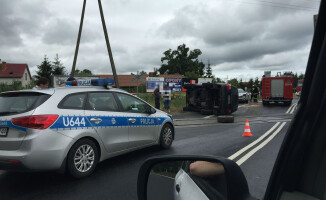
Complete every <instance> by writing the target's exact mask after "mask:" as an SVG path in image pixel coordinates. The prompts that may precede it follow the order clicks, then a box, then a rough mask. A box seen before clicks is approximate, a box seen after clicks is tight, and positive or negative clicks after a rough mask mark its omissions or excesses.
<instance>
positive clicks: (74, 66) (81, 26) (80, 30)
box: [70, 0, 86, 78]
mask: <svg viewBox="0 0 326 200" xmlns="http://www.w3.org/2000/svg"><path fill="white" fill-rule="evenodd" d="M85 7H86V0H84V4H83V10H82V14H81V19H80V24H79V31H78V38H77V44H76V49H75V56H74V62H73V64H72V68H71V73H70V78H72V77H74V75H75V68H76V62H77V56H78V49H79V43H80V36H81V33H82V30H83V22H84V14H85Z"/></svg>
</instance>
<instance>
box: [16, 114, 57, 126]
mask: <svg viewBox="0 0 326 200" xmlns="http://www.w3.org/2000/svg"><path fill="white" fill-rule="evenodd" d="M58 117H59V116H58V115H32V116H26V117H18V118H13V119H12V120H11V122H12V124H13V125H15V126H20V127H24V128H33V129H46V128H48V127H50V126H51V125H52V124H53V123H54V122H55V121H56V120H57V119H58Z"/></svg>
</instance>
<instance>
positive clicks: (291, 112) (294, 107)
mask: <svg viewBox="0 0 326 200" xmlns="http://www.w3.org/2000/svg"><path fill="white" fill-rule="evenodd" d="M297 105H298V104H297V103H296V104H295V106H293V108H292V110H291V111H290V114H293V112H294V110H295V109H296V108H297Z"/></svg>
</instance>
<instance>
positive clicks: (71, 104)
mask: <svg viewBox="0 0 326 200" xmlns="http://www.w3.org/2000/svg"><path fill="white" fill-rule="evenodd" d="M85 97H86V94H85V93H76V94H70V95H68V96H66V97H65V98H63V99H62V101H61V102H60V103H59V105H58V108H61V109H76V110H81V109H83V108H84V102H85Z"/></svg>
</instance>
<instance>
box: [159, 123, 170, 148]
mask: <svg viewBox="0 0 326 200" xmlns="http://www.w3.org/2000/svg"><path fill="white" fill-rule="evenodd" d="M172 142H173V129H172V127H171V125H170V124H165V125H164V126H163V128H162V131H161V136H160V145H161V147H162V148H164V149H168V148H170V146H171V144H172Z"/></svg>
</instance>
